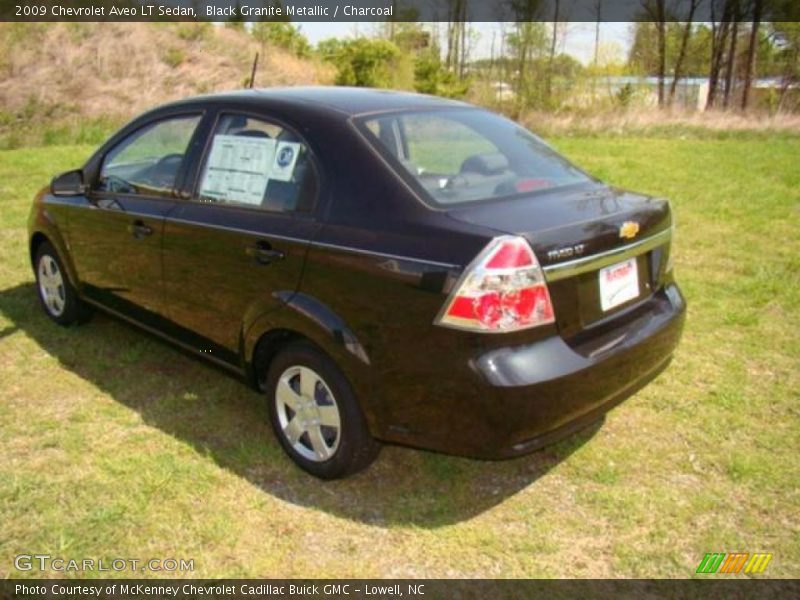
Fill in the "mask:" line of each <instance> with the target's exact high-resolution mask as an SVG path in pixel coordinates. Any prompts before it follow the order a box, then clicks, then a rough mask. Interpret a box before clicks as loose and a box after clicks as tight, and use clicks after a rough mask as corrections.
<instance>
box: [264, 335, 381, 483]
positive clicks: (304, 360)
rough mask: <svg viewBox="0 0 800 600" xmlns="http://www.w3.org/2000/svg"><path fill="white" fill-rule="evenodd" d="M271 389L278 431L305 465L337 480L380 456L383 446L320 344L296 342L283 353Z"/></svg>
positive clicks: (273, 370) (271, 373) (271, 372)
mask: <svg viewBox="0 0 800 600" xmlns="http://www.w3.org/2000/svg"><path fill="white" fill-rule="evenodd" d="M265 389H266V394H267V404H268V409H269V418H270V422H271V424H272V428H273V430H274V431H275V435H276V436H277V437H278V441H280V444H281V446H283V449H284V450H285V451H286V453H287V454H288V455H289V456H290V457H291V458H292V460H294V462H295V463H297V464H298V465H299V466H300V467H301V468H303V469H305V470H306V471H308V472H309V473H311V474H312V475H316V476H317V477H320V478H322V479H337V478H340V477H345V476H347V475H350V474H352V473H355V472H357V471H360V470H361V469H363V468H365V467H366V466H368V465H369V464H370V463H371V462H372V461H373V460H375V457H376V456H377V455H378V452H379V450H380V445H379V444H378V443H377V442H376V441H375V440H374V439H373V438H372V436H371V435H370V433H369V430H368V428H367V424H366V420H365V419H364V415H363V413H362V412H361V409H360V407H359V405H358V403H357V401H356V398H355V395H354V394H353V391H352V389H351V387H350V384H349V383H348V381H347V378H346V377H345V376H344V374H343V373H342V372H341V370H340V369H339V368H338V367H337V366H336V364H335V363H334V362H333V361H332V360H331V359H330V358H329V357H328V356H327V355H325V354H323V353H322V352H321V351H320V350H318V349H317V348H316V347H315V346H313V345H311V344H310V343H307V342H296V343H293V344H290V345H289V346H287V347H286V348H285V349H284V350H283V351H282V352H280V353H279V354H278V356H276V357H275V359H274V360H273V361H272V363H271V364H270V366H269V370H268V371H267V377H266V385H265Z"/></svg>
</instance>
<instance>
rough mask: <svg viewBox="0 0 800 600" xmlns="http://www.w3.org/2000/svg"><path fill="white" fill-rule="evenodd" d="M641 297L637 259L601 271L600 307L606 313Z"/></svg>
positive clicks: (630, 259)
mask: <svg viewBox="0 0 800 600" xmlns="http://www.w3.org/2000/svg"><path fill="white" fill-rule="evenodd" d="M638 295H639V271H638V269H637V266H636V259H635V258H629V259H628V260H626V261H624V262H621V263H617V264H615V265H611V266H610V267H606V268H605V269H600V307H601V308H602V309H603V310H604V311H606V310H611V309H612V308H614V307H615V306H619V305H620V304H624V303H625V302H627V301H628V300H631V299H633V298H636V296H638Z"/></svg>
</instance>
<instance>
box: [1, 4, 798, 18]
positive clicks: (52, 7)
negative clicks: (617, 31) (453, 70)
mask: <svg viewBox="0 0 800 600" xmlns="http://www.w3.org/2000/svg"><path fill="white" fill-rule="evenodd" d="M659 6H662V4H661V3H659V2H657V0H333V1H326V0H61V1H58V0H56V1H54V2H53V1H49V2H41V1H39V2H37V1H36V0H0V20H1V21H20V22H24V21H131V22H134V21H250V22H255V21H293V22H337V21H356V22H358V21H360V22H383V21H398V22H401V21H472V22H498V21H505V22H519V21H532V22H533V21H547V22H550V21H570V22H581V21H583V22H598V21H601V22H608V21H628V22H635V21H684V20H686V19H687V18H688V15H689V13H690V10H691V6H692V2H691V0H665V1H664V2H663V10H660V9H659ZM736 6H737V7H738V8H737V9H736V10H737V11H739V12H738V13H737V14H735V15H731V14H728V13H727V12H726V11H725V0H704V1H702V2H700V3H699V4H697V5H696V6H695V10H694V11H693V20H694V21H710V20H712V18H713V19H714V20H720V19H723V18H727V19H728V20H731V19H733V18H735V20H738V21H747V20H752V16H751V14H750V13H751V12H752V11H753V9H754V8H753V7H754V3H752V2H739V3H738V4H737V5H736ZM734 12H735V11H734ZM761 20H763V21H800V2H794V1H790V0H764V6H763V9H762V13H761Z"/></svg>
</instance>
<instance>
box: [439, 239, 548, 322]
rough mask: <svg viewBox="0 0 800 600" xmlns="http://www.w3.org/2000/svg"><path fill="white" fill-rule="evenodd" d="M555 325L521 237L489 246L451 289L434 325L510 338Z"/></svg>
mask: <svg viewBox="0 0 800 600" xmlns="http://www.w3.org/2000/svg"><path fill="white" fill-rule="evenodd" d="M553 321H554V316H553V304H552V302H551V301H550V293H549V292H548V290H547V284H546V283H545V281H544V274H543V272H542V269H541V267H540V266H539V261H537V260H536V255H535V254H534V253H533V250H531V247H530V246H529V245H528V242H526V241H525V240H524V239H523V238H521V237H512V236H504V237H499V238H495V239H494V240H492V241H491V242H490V243H489V245H488V246H487V247H486V249H484V250H483V252H481V253H480V255H478V258H476V259H475V261H474V262H473V264H471V265H470V266H469V267H468V268H467V270H466V271H465V273H464V275H462V277H461V279H460V280H459V282H458V283H457V284H456V286H455V291H454V292H453V294H452V295H451V296H450V298H449V299H448V300H447V304H445V308H444V309H443V311H442V313H441V314H440V316H439V317H438V318H437V319H436V324H438V325H445V326H448V327H456V328H458V329H468V330H474V331H486V332H508V331H517V330H520V329H527V328H530V327H536V326H539V325H546V324H548V323H552V322H553Z"/></svg>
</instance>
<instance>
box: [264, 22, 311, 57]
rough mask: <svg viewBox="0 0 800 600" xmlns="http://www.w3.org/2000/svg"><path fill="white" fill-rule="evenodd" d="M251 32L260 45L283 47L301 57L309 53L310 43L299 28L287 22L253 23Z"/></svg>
mask: <svg viewBox="0 0 800 600" xmlns="http://www.w3.org/2000/svg"><path fill="white" fill-rule="evenodd" d="M251 34H252V35H253V37H254V38H256V39H257V40H258V41H259V42H261V44H262V46H263V45H265V44H269V45H271V46H276V47H278V48H283V49H284V50H288V51H289V52H291V53H292V54H294V55H295V56H299V57H301V58H306V57H308V56H310V55H311V44H309V43H308V40H307V39H306V37H305V36H304V35H303V34H302V33H301V32H300V29H299V28H298V27H295V26H294V25H292V24H291V23H289V22H286V21H261V22H258V23H255V24H254V25H253V28H252V30H251Z"/></svg>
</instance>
